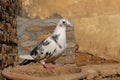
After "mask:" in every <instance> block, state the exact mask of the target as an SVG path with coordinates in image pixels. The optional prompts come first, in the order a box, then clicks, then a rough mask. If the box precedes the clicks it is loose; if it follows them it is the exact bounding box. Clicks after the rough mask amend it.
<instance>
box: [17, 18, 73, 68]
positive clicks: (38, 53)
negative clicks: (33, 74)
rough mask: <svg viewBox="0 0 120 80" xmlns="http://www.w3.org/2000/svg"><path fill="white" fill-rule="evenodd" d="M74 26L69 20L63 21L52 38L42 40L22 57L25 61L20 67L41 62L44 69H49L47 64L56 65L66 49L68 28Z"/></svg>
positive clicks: (59, 23) (58, 24)
mask: <svg viewBox="0 0 120 80" xmlns="http://www.w3.org/2000/svg"><path fill="white" fill-rule="evenodd" d="M67 26H69V27H71V26H73V25H72V23H71V22H70V21H68V20H67V19H61V20H60V21H59V22H58V23H57V26H56V28H55V30H54V32H53V34H51V36H49V37H47V38H46V39H44V40H42V41H41V42H40V43H39V44H38V45H37V46H36V47H35V48H34V49H33V50H32V51H31V53H30V54H28V55H20V56H19V58H21V59H24V61H23V62H21V63H20V65H25V64H28V63H30V62H32V61H39V62H40V63H41V64H42V65H43V67H44V68H46V69H49V67H48V66H47V65H46V63H55V60H56V59H58V58H59V57H60V56H61V55H62V54H63V52H64V50H65V49H66V46H67V43H66V27H67Z"/></svg>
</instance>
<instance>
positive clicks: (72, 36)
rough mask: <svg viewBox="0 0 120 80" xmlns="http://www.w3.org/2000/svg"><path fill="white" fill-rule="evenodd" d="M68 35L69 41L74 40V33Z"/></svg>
mask: <svg viewBox="0 0 120 80" xmlns="http://www.w3.org/2000/svg"><path fill="white" fill-rule="evenodd" d="M66 35H67V39H74V34H73V33H71V32H67V33H66Z"/></svg>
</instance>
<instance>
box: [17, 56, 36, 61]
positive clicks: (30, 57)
mask: <svg viewBox="0 0 120 80" xmlns="http://www.w3.org/2000/svg"><path fill="white" fill-rule="evenodd" d="M19 58H21V59H27V60H34V58H33V57H32V56H30V55H20V56H19Z"/></svg>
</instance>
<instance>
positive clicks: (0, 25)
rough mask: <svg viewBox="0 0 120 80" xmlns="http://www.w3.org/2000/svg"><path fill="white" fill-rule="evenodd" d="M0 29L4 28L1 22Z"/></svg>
mask: <svg viewBox="0 0 120 80" xmlns="http://www.w3.org/2000/svg"><path fill="white" fill-rule="evenodd" d="M0 30H2V31H3V30H4V25H3V24H2V23H0Z"/></svg>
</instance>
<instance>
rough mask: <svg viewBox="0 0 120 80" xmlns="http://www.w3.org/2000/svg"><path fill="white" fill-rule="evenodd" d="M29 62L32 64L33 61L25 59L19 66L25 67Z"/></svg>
mask: <svg viewBox="0 0 120 80" xmlns="http://www.w3.org/2000/svg"><path fill="white" fill-rule="evenodd" d="M31 62H34V60H27V59H25V60H24V61H23V62H21V63H20V64H19V65H27V64H29V63H31Z"/></svg>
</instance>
